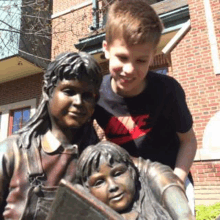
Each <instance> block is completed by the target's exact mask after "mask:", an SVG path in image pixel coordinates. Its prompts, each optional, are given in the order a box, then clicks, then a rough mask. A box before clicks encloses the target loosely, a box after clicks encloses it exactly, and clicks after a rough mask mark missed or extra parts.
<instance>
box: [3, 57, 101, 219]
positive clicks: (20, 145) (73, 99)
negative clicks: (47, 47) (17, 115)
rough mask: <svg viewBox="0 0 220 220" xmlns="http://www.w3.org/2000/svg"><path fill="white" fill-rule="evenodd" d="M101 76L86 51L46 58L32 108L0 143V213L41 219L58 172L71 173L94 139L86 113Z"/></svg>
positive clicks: (72, 176)
mask: <svg viewBox="0 0 220 220" xmlns="http://www.w3.org/2000/svg"><path fill="white" fill-rule="evenodd" d="M101 81H102V75H101V71H100V68H99V66H98V64H97V63H96V61H95V60H94V59H93V58H92V57H91V56H89V55H88V54H86V53H79V54H77V53H65V54H62V55H60V56H58V57H57V58H56V59H55V61H53V62H51V63H50V64H49V66H48V69H47V71H46V73H45V75H44V86H43V99H42V102H41V104H40V105H39V107H38V109H37V111H36V113H35V114H34V115H33V117H32V118H31V119H30V121H29V122H28V123H27V125H26V126H25V127H24V128H22V129H21V130H20V131H18V133H17V134H15V135H13V136H11V137H9V138H7V139H6V140H5V141H3V142H2V143H1V144H0V148H1V154H0V218H1V219H2V218H4V219H15V220H16V219H31V220H34V219H40V220H43V219H45V218H46V216H47V213H48V211H49V208H50V205H51V203H52V201H53V199H54V195H55V192H56V189H57V186H58V184H59V181H60V180H61V178H64V179H66V180H68V181H70V182H72V181H73V180H74V179H75V169H76V161H77V159H78V155H79V154H80V153H81V151H82V150H83V149H84V148H85V147H87V146H88V145H89V144H94V143H97V141H98V140H97V136H96V134H95V132H94V129H93V127H92V125H91V121H90V118H91V116H92V114H93V112H94V107H95V104H96V101H97V97H98V96H99V87H100V84H101ZM85 137H86V138H85Z"/></svg>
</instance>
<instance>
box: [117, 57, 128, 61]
mask: <svg viewBox="0 0 220 220" xmlns="http://www.w3.org/2000/svg"><path fill="white" fill-rule="evenodd" d="M118 58H119V60H121V61H127V60H128V58H127V57H126V56H118Z"/></svg>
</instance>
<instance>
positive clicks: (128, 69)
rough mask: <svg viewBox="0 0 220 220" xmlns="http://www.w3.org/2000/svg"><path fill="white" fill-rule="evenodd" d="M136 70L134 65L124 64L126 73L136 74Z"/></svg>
mask: <svg viewBox="0 0 220 220" xmlns="http://www.w3.org/2000/svg"><path fill="white" fill-rule="evenodd" d="M134 70H135V67H134V64H132V63H126V64H124V67H123V72H124V73H127V74H131V73H134Z"/></svg>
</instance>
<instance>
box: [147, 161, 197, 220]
mask: <svg viewBox="0 0 220 220" xmlns="http://www.w3.org/2000/svg"><path fill="white" fill-rule="evenodd" d="M144 167H147V168H145V175H146V177H147V181H148V184H149V187H150V188H151V190H152V192H153V194H154V196H155V198H156V199H157V201H158V202H159V203H160V204H161V205H162V206H163V207H164V208H165V209H166V210H167V211H168V212H169V214H170V216H171V217H172V219H175V220H194V219H195V218H194V216H193V215H192V212H191V210H190V207H189V205H188V200H187V197H186V194H185V187H184V183H183V182H182V180H180V179H179V177H178V176H177V175H175V174H174V173H173V170H172V169H171V168H170V167H169V166H166V165H163V164H161V163H158V162H151V161H149V160H147V161H146V162H145V166H144Z"/></svg>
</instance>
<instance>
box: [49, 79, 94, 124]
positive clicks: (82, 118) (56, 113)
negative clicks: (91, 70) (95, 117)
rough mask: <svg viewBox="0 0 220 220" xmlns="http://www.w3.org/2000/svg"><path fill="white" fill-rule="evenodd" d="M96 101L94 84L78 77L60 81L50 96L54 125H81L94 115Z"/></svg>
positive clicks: (50, 111) (50, 108)
mask: <svg viewBox="0 0 220 220" xmlns="http://www.w3.org/2000/svg"><path fill="white" fill-rule="evenodd" d="M95 103H96V94H95V88H94V85H91V84H89V83H88V82H86V81H79V80H77V79H72V80H65V79H64V80H62V81H59V82H58V84H57V86H56V87H55V88H54V90H53V92H52V94H51V96H50V98H49V113H50V116H51V121H52V126H53V125H55V127H56V128H57V127H58V128H79V127H81V126H82V125H83V124H85V123H86V122H87V121H88V119H89V118H90V117H91V116H92V114H93V112H94V108H95Z"/></svg>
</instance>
